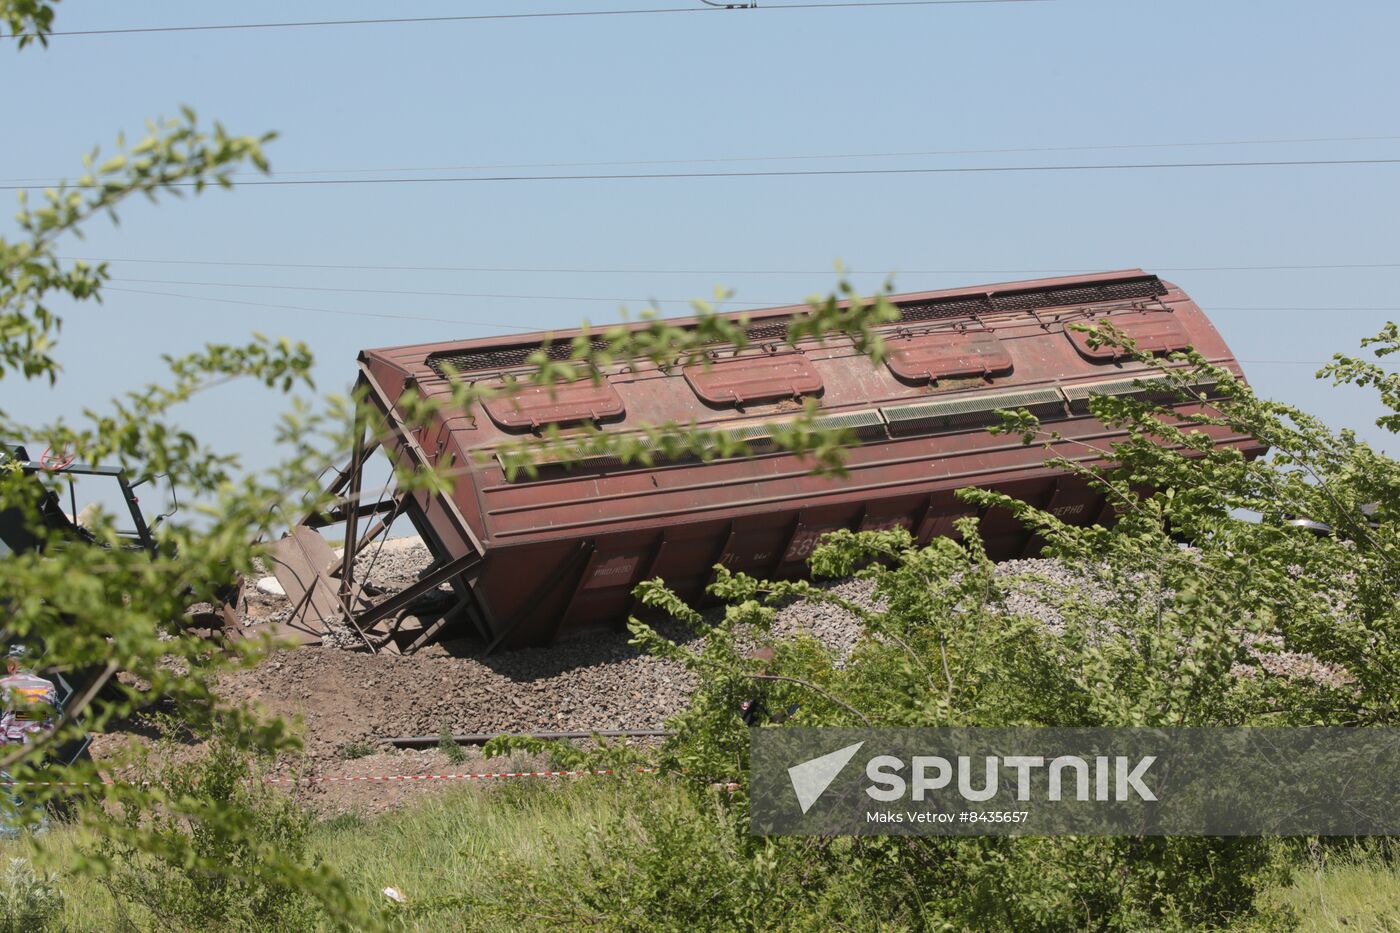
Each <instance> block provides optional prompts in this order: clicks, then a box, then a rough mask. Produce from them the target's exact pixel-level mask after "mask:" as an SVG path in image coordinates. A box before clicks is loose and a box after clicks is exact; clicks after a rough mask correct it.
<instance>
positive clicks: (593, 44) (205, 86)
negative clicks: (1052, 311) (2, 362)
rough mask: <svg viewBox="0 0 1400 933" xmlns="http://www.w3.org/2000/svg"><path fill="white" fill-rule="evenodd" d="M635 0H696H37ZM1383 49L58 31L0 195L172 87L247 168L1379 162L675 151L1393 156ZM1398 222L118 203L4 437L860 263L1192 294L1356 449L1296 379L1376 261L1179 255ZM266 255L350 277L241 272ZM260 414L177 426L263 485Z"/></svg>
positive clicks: (1088, 6)
mask: <svg viewBox="0 0 1400 933" xmlns="http://www.w3.org/2000/svg"><path fill="white" fill-rule="evenodd" d="M629 5H631V6H635V7H658V8H660V7H676V8H682V7H694V6H700V4H699V3H698V2H694V3H689V2H673V0H637V2H636V3H635V4H627V3H623V2H620V0H514V2H485V0H483V2H470V3H469V2H459V3H447V2H433V0H413V2H408V3H399V4H392V5H391V4H383V3H379V4H372V3H363V2H351V0H336V2H330V0H323V2H314V0H300V2H295V3H285V2H284V3H271V2H244V3H240V4H212V3H202V4H191V3H175V2H154V0H144V2H137V0H130V2H124V3H120V4H116V3H100V2H96V0H85V2H81V0H68V2H64V3H62V4H61V5H60V9H59V20H58V26H57V28H59V29H61V30H64V29H67V30H73V29H89V28H94V29H100V28H121V27H133V26H166V25H186V24H199V23H227V22H256V21H277V20H283V21H285V20H306V19H326V18H333V19H344V18H354V17H361V16H363V17H384V16H434V15H453V14H456V15H461V14H468V13H491V12H522V11H551V10H560V11H563V10H603V9H623V8H626V7H628V6H629ZM764 6H768V4H766V3H765V4H764ZM1397 33H1400V4H1396V3H1394V2H1386V0H1371V2H1365V0H1353V2H1347V3H1324V2H1320V0H1314V2H1292V0H1270V2H1267V3H1265V2H1248V0H1213V2H1201V0H1194V2H1193V0H1181V2H1175V3H1170V4H1167V3H1149V2H1130V0H1058V2H1046V3H1007V4H984V5H965V6H955V5H954V6H932V7H899V8H870V9H805V10H797V9H790V10H781V9H765V8H760V9H758V10H754V11H731V12H709V13H696V14H686V15H649V16H610V17H595V18H558V19H532V20H513V21H491V22H456V23H436V24H402V25H377V26H343V27H327V28H299V29H264V30H250V31H225V32H194V33H165V34H138V35H117V36H92V37H71V38H62V37H60V38H55V39H54V40H53V42H52V45H51V47H50V49H49V50H48V51H43V50H40V49H30V50H26V51H25V52H24V53H21V54H18V55H16V54H15V53H14V52H13V50H12V49H9V48H7V49H4V50H3V54H0V86H3V87H4V88H5V89H6V93H5V104H6V107H5V119H4V128H5V140H4V142H5V144H4V145H3V146H0V179H5V180H6V182H8V180H10V179H36V178H39V179H42V178H53V177H57V176H59V175H65V174H66V175H68V176H72V175H75V174H77V172H78V169H79V158H80V156H81V155H82V153H83V152H85V151H86V150H87V149H88V148H90V147H91V146H93V145H95V144H99V143H104V144H108V145H109V146H110V140H111V139H112V138H113V137H114V136H115V134H116V133H117V131H119V130H126V131H127V135H128V138H131V137H132V136H134V135H138V131H139V130H140V128H141V125H142V122H143V120H144V119H145V118H147V117H152V116H156V115H160V114H170V113H173V112H175V110H176V108H177V106H178V105H179V104H181V103H188V104H191V105H193V106H194V107H196V108H197V109H198V110H199V112H200V113H201V115H202V116H205V117H209V118H218V119H221V120H223V121H224V122H225V123H226V125H227V126H228V127H229V128H230V129H232V130H235V131H239V132H260V131H263V130H276V131H278V132H279V133H280V134H281V138H280V139H279V140H278V141H277V142H276V143H275V144H274V145H273V146H272V148H271V150H270V154H271V156H272V160H273V164H274V168H275V169H276V170H277V171H278V173H279V177H284V178H289V179H295V178H314V177H334V178H346V177H373V176H379V175H386V174H388V175H395V176H412V175H415V174H420V175H421V174H444V172H442V171H437V172H428V173H424V172H414V171H410V170H412V169H420V168H425V167H441V166H484V165H492V166H495V165H509V166H519V165H521V164H533V163H594V162H629V161H662V160H664V161H667V162H672V161H674V163H675V164H668V165H637V166H615V165H614V166H583V165H572V166H568V167H559V168H547V169H537V168H520V167H512V168H506V169H490V170H486V172H485V173H487V174H491V173H495V174H501V173H504V174H524V173H528V172H536V171H539V172H546V173H548V172H589V171H599V172H652V171H669V170H680V171H686V170H701V171H717V170H747V169H816V168H864V167H923V166H944V165H1029V164H1045V165H1050V164H1082V163H1129V162H1161V161H1219V160H1253V159H1264V160H1293V159H1316V158H1340V159H1366V158H1395V157H1400V140H1372V141H1365V142H1358V141H1351V142H1329V143H1320V142H1294V143H1289V144H1281V145H1213V146H1189V147H1183V146H1179V145H1178V146H1174V147H1163V148H1142V149H1120V150H1112V149H1107V150H1100V151H1079V152H1069V151H1040V152H1016V153H963V154H956V155H939V156H900V157H888V158H869V157H867V158H860V159H802V160H792V159H788V160H780V161H772V160H770V161H746V162H721V163H717V162H708V161H701V160H716V159H731V158H739V157H795V156H804V157H805V156H820V155H837V154H846V153H908V152H913V151H924V150H985V149H1011V148H1030V147H1040V148H1054V147H1075V146H1140V145H1149V144H1183V143H1203V142H1215V143H1218V142H1223V141H1257V140H1288V139H1305V138H1306V139H1311V138H1316V137H1376V136H1400V119H1397V118H1396V115H1395V108H1394V102H1395V94H1396V91H1397V89H1400V57H1397V56H1396V55H1395V54H1394V37H1395V36H1396V35H1397ZM683 160H694V161H693V164H692V163H689V162H684V161H683ZM359 170H365V171H363V172H362V173H361V174H349V173H351V172H357V171H359ZM376 170H379V171H376ZM390 170H392V171H390ZM331 171H335V172H339V173H340V174H319V175H318V174H293V173H318V172H319V173H326V172H331ZM476 171H477V170H474V169H464V168H463V169H453V170H451V171H448V172H446V174H456V175H470V174H473V173H476ZM0 183H5V182H0ZM1397 209H1400V165H1374V166H1318V167H1288V168H1281V167H1265V168H1219V169H1177V170H1162V171H1114V172H1107V171H1100V172H1055V173H1027V174H1018V173H991V174H946V175H890V176H853V177H781V178H702V179H673V180H634V181H623V180H616V181H584V182H577V181H575V182H564V181H541V182H514V183H498V184H423V185H383V186H376V185H358V186H324V187H320V186H311V187H259V188H245V189H242V190H236V191H234V192H232V193H222V192H220V193H214V194H211V195H207V196H204V197H200V198H197V199H192V200H188V201H185V202H182V203H167V204H163V205H161V206H159V207H151V206H149V205H145V204H134V205H132V206H131V207H130V208H129V209H128V210H127V211H125V213H124V215H123V223H122V225H121V226H120V227H118V228H112V227H110V226H109V225H107V224H106V223H105V222H103V223H98V224H95V225H93V226H92V228H91V230H90V235H89V237H88V238H87V240H86V241H83V242H73V243H69V244H66V245H65V248H64V250H63V252H64V254H65V255H71V256H87V257H102V258H111V259H114V260H116V261H114V262H113V271H114V275H115V277H116V279H118V280H119V281H115V282H113V286H114V289H113V290H112V291H110V292H109V293H108V296H107V300H106V303H105V304H103V305H101V306H86V307H80V308H75V309H72V311H71V313H70V314H69V315H68V320H67V323H66V327H65V330H64V333H63V342H62V347H61V353H60V357H61V359H62V361H63V363H64V364H65V366H66V367H67V375H66V377H65V378H64V380H63V381H62V382H61V383H60V388H58V389H57V390H53V391H51V390H49V389H48V388H47V387H43V386H38V385H33V386H26V385H23V384H19V383H17V382H16V381H14V380H11V379H7V380H5V381H4V383H3V384H0V393H3V399H0V401H2V402H3V407H4V408H5V409H6V410H8V411H9V412H10V413H11V414H12V415H15V416H17V417H20V418H22V419H24V420H27V421H31V422H33V421H42V420H46V419H48V418H51V417H54V416H58V415H65V416H68V417H74V416H76V415H77V414H78V413H79V411H80V409H81V408H82V407H83V406H85V405H89V404H93V403H94V402H98V403H100V401H101V400H102V399H105V398H107V397H110V396H111V395H112V394H113V393H114V392H116V391H118V390H120V389H123V388H127V387H131V386H134V385H137V384H139V383H141V382H144V381H145V380H146V379H147V378H148V377H149V375H150V371H151V367H152V366H153V365H155V363H156V361H157V358H158V356H159V354H161V353H166V352H179V351H182V350H184V349H186V348H188V347H190V346H191V345H192V344H196V343H199V342H203V341H223V342H229V341H241V340H243V339H244V338H246V336H247V334H248V333H249V332H250V331H252V330H260V331H263V332H267V333H272V334H285V335H288V336H290V337H294V338H297V339H301V340H305V341H306V342H308V343H309V344H310V345H311V346H312V348H313V349H314V351H315V352H316V354H317V357H318V369H317V376H318V382H319V387H320V388H321V389H323V390H342V389H344V388H346V387H347V386H348V384H349V382H350V381H351V380H352V379H353V376H354V372H355V369H354V361H355V354H356V352H357V351H358V350H359V349H361V348H363V347H369V346H382V345H388V344H396V343H409V342H417V341H428V340H441V339H448V338H454V337H475V336H483V335H487V334H492V333H500V332H503V330H504V329H508V328H512V327H530V328H537V327H538V328H545V327H550V326H562V325H567V324H571V323H573V322H575V321H577V320H578V319H579V318H581V317H584V316H587V317H589V318H591V319H592V320H594V321H604V320H609V319H613V318H615V317H616V315H617V313H618V310H617V309H618V301H617V300H616V299H618V298H632V299H638V298H640V299H645V298H648V297H656V298H685V297H689V296H696V295H700V296H704V295H709V294H710V293H711V292H712V290H713V288H714V287H715V286H716V285H719V284H724V285H728V286H730V287H732V288H734V289H736V290H737V297H738V298H739V299H741V300H743V301H745V302H750V303H752V304H753V305H766V304H779V303H787V302H790V301H793V300H796V299H800V298H802V297H804V296H806V295H809V294H811V293H814V292H818V291H823V290H825V289H827V288H829V287H830V285H831V284H832V282H833V276H832V274H831V273H830V272H827V271H824V270H829V269H830V268H831V264H832V262H833V260H837V259H840V260H842V261H844V262H845V263H847V264H848V265H849V266H851V267H854V268H857V269H861V270H872V271H873V273H875V274H870V275H860V276H857V281H858V282H859V284H861V285H862V286H863V287H868V286H873V285H875V284H877V283H878V282H879V280H880V278H881V275H879V274H878V273H883V272H885V271H892V272H896V273H899V275H898V277H897V280H896V284H897V286H898V287H899V289H901V290H906V291H912V290H920V289H926V288H938V287H949V286H954V285H964V284H977V283H982V282H993V281H1002V280H1008V279H1014V278H1024V277H1028V276H1027V275H1021V274H1019V273H1018V272H1015V271H1008V272H1006V273H1005V274H1002V273H1000V272H997V271H980V270H1050V269H1056V270H1059V269H1063V270H1086V269H1113V268H1123V267H1130V266H1142V267H1144V268H1146V269H1149V270H1160V271H1161V272H1162V274H1163V275H1164V276H1166V277H1168V278H1170V279H1172V280H1174V281H1176V282H1177V283H1178V284H1180V285H1182V286H1184V287H1185V288H1186V289H1187V290H1188V291H1189V292H1190V293H1191V294H1192V295H1193V296H1194V297H1195V298H1196V299H1197V300H1198V301H1199V302H1200V303H1201V304H1202V305H1203V306H1204V307H1205V308H1206V310H1207V311H1208V313H1210V314H1211V316H1212V318H1213V320H1214V321H1215V323H1216V324H1217V326H1218V327H1219V328H1220V330H1221V331H1222V332H1223V333H1224V335H1225V337H1226V339H1227V340H1228V341H1229V343H1230V344H1231V346H1232V347H1233V349H1234V350H1235V352H1236V354H1237V355H1238V356H1239V357H1240V358H1241V359H1242V360H1245V361H1246V363H1245V369H1246V371H1247V373H1248V375H1249V376H1250V378H1251V379H1252V381H1253V382H1254V383H1255V384H1256V385H1257V386H1258V387H1259V388H1260V389H1261V390H1262V391H1263V392H1264V393H1265V394H1267V395H1270V396H1273V397H1276V398H1279V399H1283V400H1286V401H1289V402H1293V403H1296V404H1299V405H1301V406H1303V407H1305V408H1307V409H1310V410H1312V411H1314V412H1316V413H1318V414H1321V415H1322V416H1324V417H1325V418H1326V419H1328V420H1329V421H1330V422H1331V423H1333V424H1336V425H1346V426H1351V427H1355V428H1358V429H1361V430H1362V432H1363V434H1364V435H1365V436H1367V437H1370V438H1372V439H1377V440H1380V441H1381V442H1382V443H1384V436H1383V435H1381V434H1380V432H1379V431H1377V430H1376V429H1374V428H1373V427H1371V420H1372V419H1373V418H1374V417H1375V416H1376V414H1378V409H1377V407H1376V406H1375V405H1374V404H1373V403H1372V402H1371V401H1370V400H1369V398H1368V397H1367V396H1365V395H1363V394H1361V393H1344V392H1339V391H1336V390H1330V389H1326V390H1324V389H1322V388H1320V387H1319V385H1318V384H1317V383H1315V382H1313V380H1312V378H1311V374H1312V372H1313V371H1314V369H1315V368H1316V366H1313V365H1307V364H1308V363H1312V362H1317V361H1322V360H1324V359H1326V358H1327V357H1328V356H1329V355H1330V354H1331V352H1333V351H1334V350H1342V349H1353V348H1355V346H1356V344H1357V341H1358V340H1359V338H1361V337H1362V336H1365V335H1368V334H1371V333H1374V332H1375V331H1376V330H1378V329H1379V327H1380V326H1381V325H1382V324H1383V323H1384V322H1385V321H1386V320H1387V319H1391V318H1394V317H1396V316H1397V314H1400V312H1394V311H1385V310H1380V311H1353V310H1332V309H1345V308H1380V309H1389V308H1400V287H1397V284H1396V283H1397V279H1400V267H1392V268H1374V269H1351V270H1337V269H1328V270H1287V271H1285V270H1280V271H1188V270H1185V269H1180V267H1195V266H1258V265H1317V264H1323V265H1329V264H1342V263H1352V264H1365V263H1374V264H1380V263H1400V249H1397V243H1396V222H1395V221H1396V214H1397ZM5 223H6V224H8V220H6V221H5ZM0 230H5V231H6V232H7V233H8V232H9V230H8V228H7V227H0ZM138 259H139V260H191V261H195V260H215V261H220V262H226V263H247V264H249V265H223V266H221V265H195V264H173V263H155V262H133V261H128V260H138ZM272 263H313V264H324V265H333V266H335V265H338V266H347V267H350V268H345V269H327V268H321V269H316V268H299V269H293V268H278V267H276V266H271V265H259V264H272ZM369 266H400V267H402V266H452V267H475V268H490V269H544V270H550V269H553V270H557V269H577V270H714V271H708V272H694V273H686V274H663V273H661V272H659V271H631V272H624V271H588V272H567V273H566V272H557V271H490V272H415V271H408V270H403V269H398V270H376V269H370V268H367V267H369ZM744 270H798V271H797V272H793V273H791V274H789V273H784V274H746V273H745V271H744ZM803 270H805V271H803ZM911 270H963V271H949V272H946V273H945V272H934V271H917V272H916V271H911ZM138 279H140V280H148V281H142V282H138V281H136V280H138ZM171 283H179V284H171ZM191 283H201V284H191ZM204 283H214V284H204ZM116 288H121V289H132V290H140V291H145V292H164V293H167V294H166V295H160V296H158V295H150V294H138V293H133V292H131V291H117V290H116ZM335 289H343V290H344V291H336V290H335ZM357 289H358V290H366V289H367V290H379V291H380V292H383V293H375V292H366V291H354V290H357ZM408 292H451V293H459V294H461V295H518V296H557V297H532V298H500V297H495V298H492V297H459V296H457V295H422V294H419V295H412V294H406V293H408ZM171 296H178V297H171ZM211 298H218V299H226V300H232V301H238V302H255V303H260V304H264V305H268V304H270V305H290V306H301V307H303V308H320V309H330V310H334V311H340V312H358V313H359V314H360V315H370V316H353V315H343V314H329V313H320V312H316V311H309V310H293V309H291V308H270V307H257V306H252V305H247V304H231V303H220V302H215V301H210V300H206V299H211ZM566 298H568V299H584V298H587V299H601V300H565V299H566ZM629 304H630V305H631V307H633V308H638V307H640V306H641V305H642V302H638V301H631V302H629ZM663 307H665V308H667V309H669V310H672V311H675V312H680V311H682V310H684V307H683V305H679V304H667V305H663ZM1231 308H1256V309H1262V310H1226V309H1231ZM1286 308H1316V309H1326V310H1313V311H1288V310H1278V309H1286ZM373 315H384V317H376V316H373ZM415 317H417V318H438V319H443V320H444V321H446V322H451V323H446V322H443V321H426V320H414V319H413V318H415ZM1278 361H1284V362H1278ZM1297 361H1302V362H1297ZM282 405H283V403H282V402H281V401H279V400H277V399H275V398H272V397H269V396H268V395H266V394H264V393H262V392H260V391H257V390H254V389H251V388H247V387H232V388H228V389H225V390H221V391H220V392H218V393H215V394H211V395H210V396H209V397H207V398H204V399H202V400H201V401H200V402H199V403H198V405H197V406H196V407H195V408H194V409H193V410H192V415H193V416H197V417H200V418H211V419H215V421H214V423H212V424H211V425H210V426H209V430H210V432H211V433H217V434H219V435H221V436H222V437H223V439H224V441H225V443H227V444H228V445H229V446H230V447H231V448H233V449H237V450H241V451H243V452H244V454H245V456H246V457H247V460H248V462H249V463H250V464H253V465H257V464H258V463H260V462H265V457H266V456H267V454H266V449H267V442H268V438H269V436H270V433H271V427H270V425H271V420H272V418H273V416H274V415H275V414H276V412H277V411H278V410H279V409H280V407H281V406H282ZM1390 446H1391V447H1392V449H1394V447H1395V446H1400V445H1390Z"/></svg>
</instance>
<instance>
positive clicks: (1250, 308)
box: [104, 280, 1400, 330]
mask: <svg viewBox="0 0 1400 933" xmlns="http://www.w3.org/2000/svg"><path fill="white" fill-rule="evenodd" d="M122 281H140V280H122ZM147 281H149V280H147ZM168 284H171V285H187V286H200V285H211V286H214V287H220V285H219V283H203V282H170V283H168ZM104 287H105V288H108V289H110V290H111V291H119V292H132V293H134V294H145V295H161V296H163V297H166V298H193V299H196V300H199V301H222V302H227V303H230V304H247V305H254V306H258V305H260V304H261V303H260V302H250V301H244V300H241V299H233V298H215V297H212V296H207V295H181V294H174V293H170V292H154V291H147V290H144V289H135V288H125V287H119V286H104ZM252 287H254V288H274V289H275V288H282V287H283V286H280V285H257V286H252ZM298 290H302V289H298ZM305 290H310V291H358V289H337V288H326V289H320V288H312V289H305ZM373 291H374V292H375V293H376V294H387V295H407V296H417V295H424V294H433V293H425V292H398V291H394V290H392V289H375V290H373ZM440 294H447V295H453V293H450V292H449V293H440ZM460 297H481V298H519V299H531V300H537V301H608V302H612V301H627V300H632V301H651V300H653V299H650V298H636V299H622V298H589V297H579V296H561V295H479V296H478V295H466V296H460ZM655 300H658V301H683V300H686V301H688V300H689V299H680V298H668V299H655ZM741 303H742V304H747V305H748V307H749V308H751V309H753V308H771V307H786V306H788V305H791V304H794V302H772V301H769V302H765V303H762V304H759V303H754V302H737V301H736V302H730V304H741ZM796 304H800V302H796ZM265 306H266V307H281V308H291V309H293V310H301V311H320V312H323V313H326V314H337V313H344V314H353V315H357V316H361V317H387V318H391V319H392V318H398V319H403V320H423V321H432V322H434V323H444V324H480V325H481V326H486V327H505V328H506V329H509V330H520V329H522V328H519V327H507V326H506V325H501V324H488V323H486V322H482V321H470V320H456V319H448V318H415V317H412V316H410V315H398V314H382V313H372V312H368V311H344V312H341V311H336V310H334V309H330V308H302V307H298V306H296V305H270V304H269V305H265ZM1206 310H1208V311H1211V312H1216V311H1284V312H1302V311H1307V312H1315V313H1320V312H1334V311H1335V312H1387V313H1390V312H1400V307H1375V306H1355V307H1335V306H1316V307H1314V306H1309V307H1288V306H1277V305H1215V304H1210V305H1207V306H1206ZM526 329H528V328H526ZM534 329H535V330H538V329H539V328H538V327H536V328H534Z"/></svg>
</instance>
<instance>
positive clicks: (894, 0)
mask: <svg viewBox="0 0 1400 933" xmlns="http://www.w3.org/2000/svg"><path fill="white" fill-rule="evenodd" d="M1054 2H1056V0H864V2H856V0H851V2H808V3H768V4H765V5H764V6H762V7H758V6H740V5H738V4H735V5H734V6H733V9H744V10H749V11H758V10H762V11H764V12H768V11H772V10H819V9H859V8H875V7H936V6H983V5H995V4H1000V5H1010V4H1025V3H1054ZM718 12H728V10H727V9H726V10H721V9H716V8H714V7H708V6H696V7H659V8H649V9H630V10H552V11H551V10H542V11H537V12H527V13H468V14H459V15H455V16H394V17H381V18H363V19H322V20H298V21H278V22H258V23H206V24H195V25H190V26H131V27H125V28H115V29H67V30H56V31H53V32H48V33H44V34H43V37H44V38H52V37H76V36H122V35H138V34H143V33H176V32H231V31H237V30H245V29H246V30H252V29H310V28H317V27H327V26H404V25H413V24H431V23H438V24H441V23H466V22H488V21H493V20H495V21H504V20H532V19H582V18H587V17H603V16H656V15H663V14H667V13H718ZM8 38H13V39H18V38H30V39H37V38H40V34H38V33H17V34H14V35H11V36H9V37H8Z"/></svg>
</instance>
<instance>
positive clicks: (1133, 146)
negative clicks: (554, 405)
mask: <svg viewBox="0 0 1400 933" xmlns="http://www.w3.org/2000/svg"><path fill="white" fill-rule="evenodd" d="M1395 140H1400V136H1312V137H1298V138H1293V139H1221V140H1204V141H1197V142H1165V143H1108V144H1101V145H1094V146H1009V147H1000V148H986V149H914V150H908V151H904V152H838V153H827V154H815V155H813V154H807V155H803V154H798V155H754V156H719V157H713V158H696V159H631V160H626V161H616V160H612V161H592V162H487V163H478V164H469V165H431V166H387V167H385V166H381V167H379V168H353V169H351V168H347V169H299V170H296V171H278V172H275V173H274V174H275V175H278V176H282V175H364V174H372V173H376V172H454V171H485V170H489V169H529V168H571V167H585V168H588V167H602V166H634V165H710V164H723V163H734V162H810V161H824V160H838V159H902V158H921V157H927V156H948V155H1009V154H1015V153H1024V152H1112V151H1124V150H1140V149H1193V148H1194V149H1199V148H1211V147H1216V146H1222V147H1223V146H1283V145H1303V144H1314V143H1361V142H1393V141H1395ZM232 174H233V175H236V176H237V175H254V174H260V173H254V172H251V171H243V172H234V173H232ZM50 182H52V178H51V177H42V178H41V177H38V176H34V177H30V178H6V179H0V183H3V184H11V183H13V184H20V183H39V184H44V183H50Z"/></svg>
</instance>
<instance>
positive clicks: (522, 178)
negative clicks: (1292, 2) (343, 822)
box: [0, 159, 1400, 191]
mask: <svg viewBox="0 0 1400 933" xmlns="http://www.w3.org/2000/svg"><path fill="white" fill-rule="evenodd" d="M1323 165H1331V166H1337V165H1400V159H1283V160H1277V161H1270V160H1250V161H1239V162H1228V161H1227V162H1134V163H1104V164H1097V165H1095V164H1084V165H956V166H942V167H932V168H844V169H842V168H833V169H784V170H770V171H733V172H640V173H639V172H619V173H614V174H581V175H444V176H435V177H429V178H301V179H290V178H286V179H277V178H264V179H258V180H254V181H240V182H238V183H237V186H238V187H242V188H249V187H259V188H265V187H283V188H285V187H301V186H318V185H319V186H327V185H430V184H446V183H477V184H482V183H501V182H526V181H635V180H638V179H657V180H675V179H682V178H804V177H805V178H816V177H826V178H830V177H835V176H856V175H969V174H1020V173H1027V172H1103V171H1124V170H1136V171H1143V170H1153V169H1193V168H1293V167H1302V166H1323ZM198 184H199V183H198V182H192V181H190V182H172V183H170V184H169V185H168V186H167V187H171V188H193V187H196V186H197V185H198ZM23 188H25V186H24V185H0V191H18V190H21V189H23Z"/></svg>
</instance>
